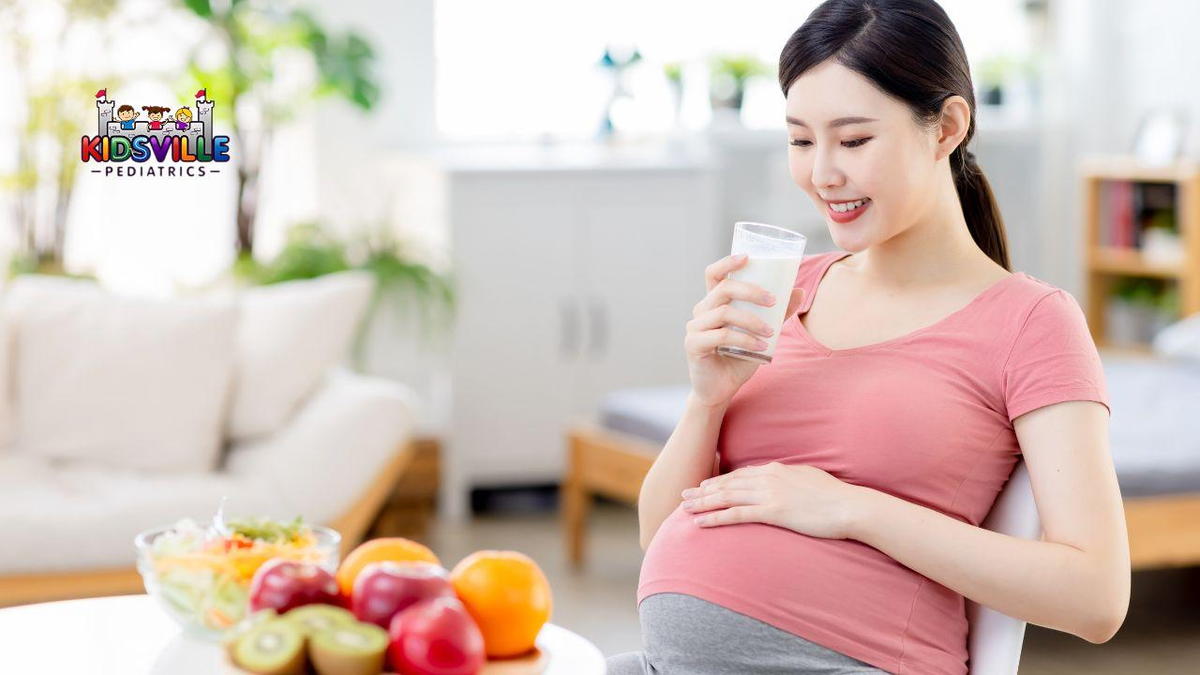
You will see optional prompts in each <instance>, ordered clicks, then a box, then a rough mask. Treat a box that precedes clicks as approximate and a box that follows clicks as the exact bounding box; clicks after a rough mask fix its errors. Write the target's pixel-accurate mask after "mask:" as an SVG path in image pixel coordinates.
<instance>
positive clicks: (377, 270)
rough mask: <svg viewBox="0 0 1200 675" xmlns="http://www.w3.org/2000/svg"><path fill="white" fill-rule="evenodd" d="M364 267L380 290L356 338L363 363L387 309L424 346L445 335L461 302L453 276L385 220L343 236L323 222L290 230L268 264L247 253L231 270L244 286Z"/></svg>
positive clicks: (359, 362)
mask: <svg viewBox="0 0 1200 675" xmlns="http://www.w3.org/2000/svg"><path fill="white" fill-rule="evenodd" d="M351 269H360V270H365V271H367V272H370V273H371V275H372V276H374V277H375V291H374V294H373V295H372V297H371V300H370V302H369V304H368V306H367V312H366V316H365V317H364V319H363V323H362V324H361V325H360V326H359V330H358V333H357V334H356V337H355V346H354V355H355V360H356V361H357V362H358V365H359V367H360V368H361V367H362V365H363V359H364V350H365V347H366V341H367V339H368V334H369V331H370V330H371V325H372V324H373V323H374V322H375V321H376V319H377V318H378V317H379V315H380V314H381V313H383V312H391V313H392V314H393V315H400V316H403V317H404V320H405V321H406V322H408V323H415V324H416V325H418V326H420V328H421V332H420V339H421V345H422V346H423V347H430V346H433V345H434V344H435V341H436V340H437V339H439V338H442V337H444V336H445V334H446V332H447V331H448V329H449V328H450V326H451V324H452V320H453V314H454V310H455V306H456V295H455V292H454V282H453V277H452V275H450V274H443V273H439V272H437V271H435V270H434V269H433V268H432V267H430V266H429V265H427V264H425V263H423V262H420V261H419V260H417V256H415V255H414V254H412V253H411V252H410V251H409V250H408V247H407V246H405V244H404V243H403V242H402V241H401V240H400V239H399V238H397V237H396V236H395V235H393V234H391V233H390V230H389V229H388V228H387V227H386V226H385V225H383V224H380V225H378V226H376V227H375V228H374V229H373V230H372V231H368V232H366V233H364V234H361V235H359V236H358V237H354V238H349V239H348V240H342V239H339V238H337V237H335V236H333V235H332V234H331V233H330V232H329V231H328V230H327V229H326V228H323V227H321V225H320V224H318V223H303V224H299V225H294V226H292V227H291V228H289V230H288V233H287V239H286V241H285V243H284V246H283V248H282V249H281V250H280V252H279V254H278V255H276V256H275V257H274V258H272V259H271V260H270V261H268V262H261V261H259V260H257V259H256V258H254V257H253V256H241V257H239V258H238V259H237V260H235V262H234V264H233V268H232V270H231V272H232V275H233V277H234V279H235V281H236V282H237V283H238V284H239V285H243V286H245V285H263V284H275V283H282V282H285V281H293V280H296V279H312V278H316V277H319V276H322V275H325V274H333V273H335V272H342V271H345V270H351Z"/></svg>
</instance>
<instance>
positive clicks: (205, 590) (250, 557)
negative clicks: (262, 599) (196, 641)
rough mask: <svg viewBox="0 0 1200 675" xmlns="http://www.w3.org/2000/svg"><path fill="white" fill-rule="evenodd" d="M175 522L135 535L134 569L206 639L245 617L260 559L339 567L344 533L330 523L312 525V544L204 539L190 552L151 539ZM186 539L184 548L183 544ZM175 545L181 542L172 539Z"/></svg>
mask: <svg viewBox="0 0 1200 675" xmlns="http://www.w3.org/2000/svg"><path fill="white" fill-rule="evenodd" d="M177 527H178V525H169V526H166V527H157V528H153V529H150V530H146V531H145V532H142V533H141V534H139V535H137V537H135V538H134V545H135V546H136V547H137V568H138V572H139V573H141V575H142V582H143V583H144V584H145V586H146V592H147V593H149V594H150V595H151V596H152V597H154V598H155V600H156V601H157V602H158V604H159V605H161V606H162V608H163V609H164V610H166V612H167V614H170V615H171V617H172V618H174V619H175V621H176V622H177V623H179V625H180V626H182V627H183V629H184V631H185V632H187V633H188V634H190V635H193V636H196V637H199V638H201V639H205V640H213V641H215V640H220V639H221V637H222V636H223V635H224V633H225V631H226V630H227V629H229V628H230V627H232V626H233V625H234V624H236V623H238V622H239V621H241V620H242V618H244V617H245V615H246V609H247V605H248V601H249V592H250V581H251V579H253V577H254V572H255V571H257V570H258V568H259V567H260V566H262V564H263V563H265V562H267V561H268V560H272V559H275V558H287V559H289V560H298V561H303V562H311V563H316V564H318V565H320V566H321V567H324V568H325V569H327V570H329V571H330V572H331V573H332V572H336V571H337V566H338V562H339V554H338V549H339V546H340V544H341V541H342V535H340V534H338V532H337V531H336V530H333V529H330V528H328V527H320V526H316V525H313V526H310V530H311V531H312V534H313V539H314V542H313V544H312V545H310V546H303V547H300V546H288V547H278V546H272V547H264V548H266V550H258V548H257V547H251V548H239V547H236V546H235V547H232V548H230V549H228V550H225V551H221V550H215V551H214V550H203V548H204V546H205V542H204V541H203V540H201V539H196V540H195V541H194V543H195V548H194V550H184V551H178V550H173V551H168V550H165V548H166V547H164V546H156V545H155V542H156V541H158V539H159V538H160V537H162V536H163V535H165V534H168V533H171V532H173V531H175V530H176V529H177ZM187 543H188V542H187V540H186V539H184V541H183V544H182V545H183V546H184V548H186V547H187ZM173 545H174V547H175V548H179V546H180V543H179V542H174V543H173Z"/></svg>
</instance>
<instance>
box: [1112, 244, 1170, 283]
mask: <svg viewBox="0 0 1200 675" xmlns="http://www.w3.org/2000/svg"><path fill="white" fill-rule="evenodd" d="M1090 267H1091V269H1092V270H1093V271H1096V272H1107V273H1110V274H1118V275H1124V276H1136V277H1158V278H1162V279H1176V278H1178V277H1181V276H1183V273H1184V267H1183V265H1182V264H1174V265H1172V264H1169V263H1162V262H1158V261H1154V260H1147V259H1146V258H1145V257H1144V256H1143V255H1142V254H1141V253H1140V252H1138V250H1137V249H1128V248H1113V247H1111V246H1096V247H1093V248H1092V253H1091V259H1090Z"/></svg>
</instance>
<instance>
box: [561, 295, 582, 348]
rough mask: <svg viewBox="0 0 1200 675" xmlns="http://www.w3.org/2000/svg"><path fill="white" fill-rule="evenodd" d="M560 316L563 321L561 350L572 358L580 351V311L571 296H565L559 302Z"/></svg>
mask: <svg viewBox="0 0 1200 675" xmlns="http://www.w3.org/2000/svg"><path fill="white" fill-rule="evenodd" d="M558 309H559V312H558V313H559V318H560V320H561V322H562V330H561V331H560V335H561V336H562V345H561V346H560V348H559V351H560V352H561V353H562V355H563V357H565V358H571V357H572V356H575V353H576V352H577V351H579V312H578V309H577V306H576V303H574V302H572V299H571V298H570V297H565V298H563V299H562V300H561V301H559V303H558Z"/></svg>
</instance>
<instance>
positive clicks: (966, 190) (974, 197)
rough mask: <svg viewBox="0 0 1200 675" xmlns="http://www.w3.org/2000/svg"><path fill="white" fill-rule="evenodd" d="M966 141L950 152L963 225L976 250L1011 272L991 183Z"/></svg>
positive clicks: (1001, 219) (1002, 225) (1001, 223)
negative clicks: (967, 146) (964, 224)
mask: <svg viewBox="0 0 1200 675" xmlns="http://www.w3.org/2000/svg"><path fill="white" fill-rule="evenodd" d="M973 112H974V111H972V113H973ZM966 145H967V143H966V141H965V140H964V141H963V142H962V143H960V144H959V146H958V147H957V148H955V149H954V152H953V153H951V154H950V172H951V173H952V174H953V175H954V189H955V191H957V192H958V203H959V204H960V205H961V206H962V211H963V217H964V218H966V221H967V229H968V230H970V232H971V238H972V239H974V240H975V245H976V246H978V247H979V248H980V250H982V251H983V252H984V253H986V254H987V256H988V257H989V258H991V259H992V260H993V261H995V262H996V264H998V265H1000V266H1001V267H1003V268H1004V269H1006V270H1008V271H1010V272H1011V271H1012V265H1011V263H1010V262H1009V259H1008V240H1007V237H1006V236H1005V233H1004V219H1003V218H1002V217H1001V216H1000V208H999V207H998V206H997V205H996V197H995V196H994V195H993V194H992V186H991V184H990V183H988V179H987V177H986V176H984V175H983V170H982V169H980V168H979V165H978V164H977V163H976V162H975V155H974V154H973V153H972V152H971V151H970V150H967V148H966Z"/></svg>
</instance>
